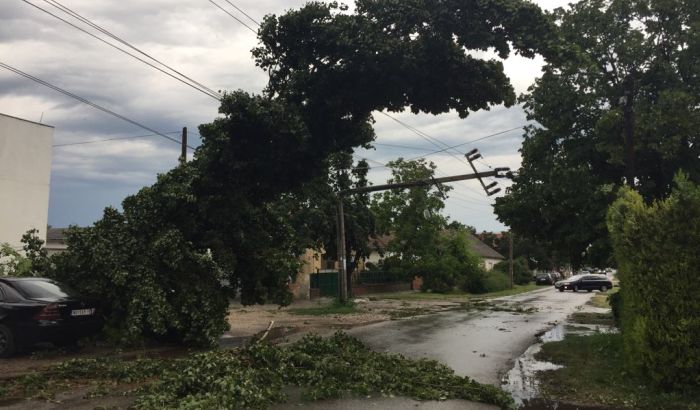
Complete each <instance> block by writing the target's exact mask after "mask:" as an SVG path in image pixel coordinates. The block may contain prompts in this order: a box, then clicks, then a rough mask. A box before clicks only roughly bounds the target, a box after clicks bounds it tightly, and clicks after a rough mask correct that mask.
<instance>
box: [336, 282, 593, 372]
mask: <svg viewBox="0 0 700 410" xmlns="http://www.w3.org/2000/svg"><path fill="white" fill-rule="evenodd" d="M592 296H593V293H587V292H579V293H573V292H559V291H556V290H554V288H553V287H547V288H545V289H542V290H537V291H534V292H529V293H525V294H521V295H515V296H508V297H503V298H499V299H494V300H492V301H494V302H496V303H497V304H498V305H502V306H508V307H511V308H512V307H522V308H523V309H528V308H535V309H536V311H535V312H533V313H521V314H518V313H515V312H508V311H492V310H484V311H477V312H474V311H471V312H470V311H450V312H444V313H438V314H433V315H426V316H420V317H417V318H412V319H404V320H395V321H390V322H382V323H377V324H373V325H369V326H363V327H358V328H355V329H352V330H349V331H348V333H349V334H351V335H353V336H355V337H357V338H359V339H360V340H362V341H364V342H365V343H366V344H367V345H369V346H370V347H372V348H373V349H375V350H378V351H386V352H393V353H401V354H403V355H405V356H408V357H412V358H423V357H425V358H430V359H435V360H438V361H440V362H443V363H445V364H447V365H448V366H450V367H451V368H452V369H454V371H455V373H457V374H459V375H461V376H469V377H471V378H473V379H474V380H477V381H479V382H482V383H489V384H494V385H500V382H501V377H502V375H503V374H504V373H505V372H507V371H508V370H510V368H511V367H512V365H513V362H514V360H515V359H516V358H517V357H519V356H520V355H521V354H522V353H523V352H524V351H525V350H526V349H527V348H528V347H529V346H531V345H532V344H533V343H535V342H536V341H537V340H536V335H538V334H541V333H542V332H544V331H546V330H549V329H551V328H552V327H554V326H555V325H556V323H557V322H561V321H563V320H564V319H566V317H567V316H568V315H569V314H571V313H573V312H575V311H576V310H577V308H578V307H579V306H583V305H584V304H585V303H586V302H588V300H589V299H590V298H591V297H592Z"/></svg>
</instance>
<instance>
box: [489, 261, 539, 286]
mask: <svg viewBox="0 0 700 410" xmlns="http://www.w3.org/2000/svg"><path fill="white" fill-rule="evenodd" d="M509 264H510V262H508V261H501V262H498V263H497V264H496V265H495V266H494V267H493V269H494V270H498V271H501V272H505V273H506V274H508V273H509V272H510V267H509ZM530 281H532V270H531V269H530V267H529V266H528V263H527V259H525V257H523V256H521V257H518V258H515V259H513V282H515V284H517V285H527V284H528V283H530ZM508 284H509V285H510V279H509V282H508Z"/></svg>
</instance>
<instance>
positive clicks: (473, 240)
mask: <svg viewBox="0 0 700 410" xmlns="http://www.w3.org/2000/svg"><path fill="white" fill-rule="evenodd" d="M392 239H393V235H383V236H380V237H377V238H372V239H370V245H371V247H372V248H373V249H375V250H374V251H372V253H371V254H370V255H369V257H368V258H367V261H366V262H367V263H372V264H374V265H376V264H377V263H378V262H379V261H380V260H381V259H382V258H383V257H384V256H386V255H385V254H384V253H385V250H386V249H387V246H388V244H389V242H391V240H392ZM467 239H468V240H469V244H470V250H471V251H472V252H474V254H476V255H477V256H479V257H480V258H481V260H482V264H483V267H484V269H485V270H486V271H490V270H492V269H493V267H494V266H495V265H496V264H497V263H498V262H501V261H503V260H504V259H505V257H504V256H503V255H501V254H500V253H498V252H496V251H495V250H494V249H493V248H491V247H490V246H488V245H486V244H485V243H483V242H481V241H480V240H479V238H477V237H476V236H474V235H471V234H470V235H469V236H468V237H467Z"/></svg>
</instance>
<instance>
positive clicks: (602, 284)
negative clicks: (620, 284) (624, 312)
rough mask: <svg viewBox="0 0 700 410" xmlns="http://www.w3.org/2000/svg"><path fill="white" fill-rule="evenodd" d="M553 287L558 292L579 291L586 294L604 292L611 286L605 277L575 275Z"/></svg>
mask: <svg viewBox="0 0 700 410" xmlns="http://www.w3.org/2000/svg"><path fill="white" fill-rule="evenodd" d="M554 287H555V288H557V289H559V291H560V292H563V291H565V290H573V291H574V292H578V291H579V290H585V291H588V292H592V291H594V290H599V291H601V292H606V291H607V290H608V289H611V288H612V287H613V284H612V282H611V281H610V279H608V278H607V277H606V276H605V275H576V276H572V277H570V278H568V279H564V280H560V281H558V282H557V283H555V284H554Z"/></svg>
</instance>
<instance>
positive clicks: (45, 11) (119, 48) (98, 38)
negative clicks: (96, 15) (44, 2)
mask: <svg viewBox="0 0 700 410" xmlns="http://www.w3.org/2000/svg"><path fill="white" fill-rule="evenodd" d="M22 1H23V2H24V3H26V4H28V5H30V6H32V7H34V8H36V9H38V10H40V11H43V12H44V13H46V14H48V15H50V16H52V17H54V18H56V19H58V20H61V21H62V22H64V23H66V24H68V25H69V26H71V27H73V28H75V29H77V30H80V31H82V32H83V33H85V34H87V35H89V36H90V37H93V38H95V39H97V40H99V41H101V42H103V43H105V44H107V45H108V46H110V47H112V48H115V49H117V50H119V51H121V52H122V53H124V54H127V55H129V56H131V57H133V58H135V59H137V60H139V61H140V62H142V63H144V64H146V65H148V66H150V67H152V68H154V69H156V70H158V71H160V72H161V73H163V74H165V75H167V76H169V77H172V78H174V79H176V80H177V81H180V82H181V83H183V84H186V85H188V86H190V87H191V88H193V89H195V90H197V91H199V92H201V93H204V94H205V95H207V96H209V97H211V98H214V99H216V100H221V98H220V97H218V96H216V95H212V94H210V93H209V92H207V91H206V90H203V89H201V88H199V87H198V86H196V85H194V84H191V83H189V82H187V81H185V80H183V79H182V78H179V77H177V76H175V75H173V74H171V73H169V72H167V71H165V70H163V69H162V68H160V67H157V66H156V65H154V64H152V63H150V62H148V61H146V60H144V59H142V58H140V57H138V56H137V55H134V54H132V53H130V52H128V51H127V50H124V49H123V48H121V47H119V46H117V45H115V44H112V43H110V42H109V41H107V40H105V39H103V38H101V37H99V36H97V35H95V34H93V33H91V32H89V31H87V30H85V29H83V28H82V27H79V26H77V25H75V24H73V23H71V22H70V21H68V20H66V19H64V18H62V17H60V16H58V15H56V14H54V13H52V12H50V11H48V10H46V9H44V8H42V7H41V6H38V5H36V4H34V3H32V2H30V1H28V0H22Z"/></svg>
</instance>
